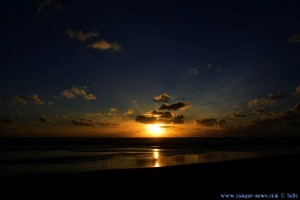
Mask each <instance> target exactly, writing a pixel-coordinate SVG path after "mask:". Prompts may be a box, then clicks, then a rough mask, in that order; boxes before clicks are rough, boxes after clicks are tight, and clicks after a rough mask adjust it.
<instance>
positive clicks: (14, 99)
mask: <svg viewBox="0 0 300 200" xmlns="http://www.w3.org/2000/svg"><path fill="white" fill-rule="evenodd" d="M12 100H13V102H14V103H18V104H22V105H25V104H27V101H26V100H25V99H24V98H22V97H19V96H15V97H13V98H12Z"/></svg>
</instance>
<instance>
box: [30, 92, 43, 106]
mask: <svg viewBox="0 0 300 200" xmlns="http://www.w3.org/2000/svg"><path fill="white" fill-rule="evenodd" d="M27 99H28V100H29V101H31V103H33V104H37V105H42V104H44V102H43V101H42V100H41V99H40V98H39V96H38V95H37V94H32V95H28V96H27Z"/></svg>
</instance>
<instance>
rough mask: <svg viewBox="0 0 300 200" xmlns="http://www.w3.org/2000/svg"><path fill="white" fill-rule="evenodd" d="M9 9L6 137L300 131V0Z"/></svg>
mask: <svg viewBox="0 0 300 200" xmlns="http://www.w3.org/2000/svg"><path fill="white" fill-rule="evenodd" d="M0 9H1V16H0V17H1V20H0V25H1V29H0V43H1V45H0V48H1V56H0V66H1V73H0V137H10V136H13V137H15V136H16V137H26V136H38V137H44V136H45V137H52V136H53V137H69V136H70V137H77V136H78V137H84V136H87V137H90V136H95V137H96V136H99V137H152V136H164V137H198V136H199V137H201V136H222V137H223V136H255V137H256V136H299V134H300V78H299V75H300V59H299V53H300V12H299V10H300V2H299V1H296V0H294V1H292V0H287V1H255V0H254V1H213V0H211V1H201V0H198V1H193V0H191V1H183V0H172V1H171V0H159V1H158V0H157V1H156V0H152V1H148V0H145V1H131V0H128V1H120V0H110V1H96V0H85V1H83V0H69V1H66V0H65V1H64V0H33V1H21V0H20V1H17V0H12V1H3V2H2V3H1V8H0ZM153 129H154V130H153ZM155 132H156V133H155Z"/></svg>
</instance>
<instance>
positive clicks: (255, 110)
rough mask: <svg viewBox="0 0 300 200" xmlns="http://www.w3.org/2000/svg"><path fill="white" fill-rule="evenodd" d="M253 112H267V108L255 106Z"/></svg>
mask: <svg viewBox="0 0 300 200" xmlns="http://www.w3.org/2000/svg"><path fill="white" fill-rule="evenodd" d="M252 112H253V113H256V114H257V113H263V112H265V109H264V108H255V109H254V110H253V111H252Z"/></svg>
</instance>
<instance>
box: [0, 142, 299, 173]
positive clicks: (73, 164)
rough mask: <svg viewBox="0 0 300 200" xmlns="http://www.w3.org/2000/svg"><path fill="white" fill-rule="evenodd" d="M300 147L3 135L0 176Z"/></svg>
mask: <svg viewBox="0 0 300 200" xmlns="http://www.w3.org/2000/svg"><path fill="white" fill-rule="evenodd" d="M299 152H300V138H283V137H274V138H267V137H253V138H251V137H240V138H230V137H227V138H0V176H15V175H38V174H51V173H56V174H57V173H67V174H76V173H81V172H90V171H98V170H113V169H125V168H152V167H163V166H173V165H185V164H194V163H208V162H221V161H228V160H236V159H247V158H253V157H263V156H273V155H283V154H294V153H299Z"/></svg>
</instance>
